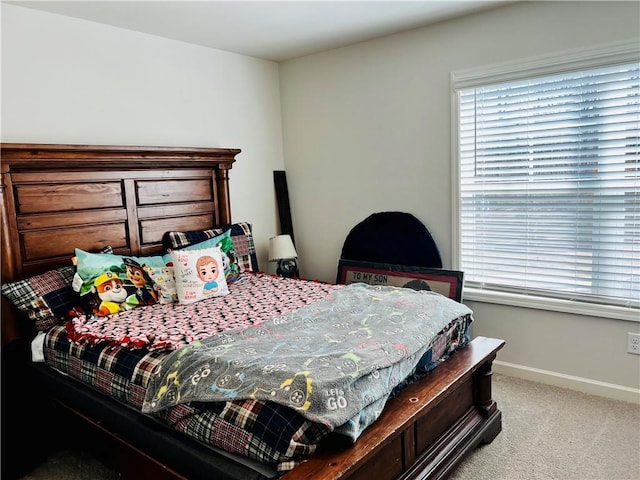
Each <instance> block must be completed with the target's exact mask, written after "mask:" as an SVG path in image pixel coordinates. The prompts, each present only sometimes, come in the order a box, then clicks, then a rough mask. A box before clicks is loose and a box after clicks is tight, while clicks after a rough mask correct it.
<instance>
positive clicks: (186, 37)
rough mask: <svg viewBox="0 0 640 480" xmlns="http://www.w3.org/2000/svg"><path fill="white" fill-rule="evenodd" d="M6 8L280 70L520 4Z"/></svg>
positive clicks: (118, 0) (143, 0) (498, 0)
mask: <svg viewBox="0 0 640 480" xmlns="http://www.w3.org/2000/svg"><path fill="white" fill-rule="evenodd" d="M4 3H8V4H12V5H19V6H22V7H28V8H35V9H38V10H44V11H47V12H51V13H56V14H60V15H66V16H70V17H77V18H82V19H85V20H89V21H93V22H98V23H103V24H107V25H112V26H115V27H121V28H125V29H128V30H134V31H138V32H143V33H148V34H152V35H157V36H161V37H166V38H170V39H173V40H179V41H183V42H188V43H193V44H196V45H202V46H205V47H211V48H216V49H219V50H225V51H229V52H234V53H239V54H242V55H248V56H251V57H257V58H263V59H267V60H272V61H276V62H279V61H284V60H289V59H292V58H296V57H300V56H304V55H308V54H311V53H316V52H320V51H324V50H329V49H332V48H337V47H341V46H345V45H349V44H352V43H356V42H361V41H365V40H370V39H372V38H376V37H380V36H384V35H390V34H393V33H397V32H401V31H405V30H409V29H413V28H417V27H422V26H425V25H428V24H431V23H435V22H439V21H442V20H446V19H450V18H453V17H457V16H461V15H466V14H468V13H472V12H477V11H480V10H485V9H489V8H493V7H495V6H497V5H501V4H506V3H513V2H512V1H506V0H471V1H454V0H450V1H449V0H420V1H418V0H414V1H401V0H397V1H384V0H378V1H374V0H370V1H363V0H360V1H307V0H298V1H291V0H290V1H266V0H265V1H243V0H237V1H210V0H209V1H208V0H200V1H197V0H196V1H190V0H182V1H167V0H138V1H126V0H110V1H102V0H85V1H78V0H75V1H55V0H50V1H35V0H29V1H6V2H4Z"/></svg>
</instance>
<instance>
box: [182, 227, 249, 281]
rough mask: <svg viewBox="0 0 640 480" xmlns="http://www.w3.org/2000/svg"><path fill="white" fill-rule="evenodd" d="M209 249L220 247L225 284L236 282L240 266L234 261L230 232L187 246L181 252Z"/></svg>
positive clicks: (234, 253) (233, 247)
mask: <svg viewBox="0 0 640 480" xmlns="http://www.w3.org/2000/svg"><path fill="white" fill-rule="evenodd" d="M210 247H220V254H221V255H222V266H223V269H224V277H225V280H226V281H227V283H233V282H235V281H236V280H238V278H239V277H240V266H239V265H238V262H237V260H236V258H237V257H236V252H235V246H234V244H233V240H231V230H227V231H226V232H224V233H222V234H221V235H218V236H215V237H212V238H209V239H208V240H204V241H202V242H198V243H194V244H191V245H188V246H186V247H184V248H182V249H181V250H199V249H203V248H210Z"/></svg>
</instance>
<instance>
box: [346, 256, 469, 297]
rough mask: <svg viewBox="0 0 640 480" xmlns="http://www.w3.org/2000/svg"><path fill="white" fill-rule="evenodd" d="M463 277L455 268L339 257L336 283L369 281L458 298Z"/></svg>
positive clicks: (370, 282)
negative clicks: (411, 265)
mask: <svg viewBox="0 0 640 480" xmlns="http://www.w3.org/2000/svg"><path fill="white" fill-rule="evenodd" d="M463 280H464V273H463V272H460V271H457V270H443V269H441V268H426V267H410V266H407V265H391V264H388V263H373V262H359V261H355V260H345V259H340V260H339V261H338V277H337V279H336V283H341V284H345V285H347V284H349V283H356V282H363V283H368V284H370V285H390V286H395V287H406V288H413V289H414V290H431V291H434V292H436V293H439V294H441V295H444V296H445V297H449V298H451V299H452V300H455V301H456V302H460V301H462V283H463Z"/></svg>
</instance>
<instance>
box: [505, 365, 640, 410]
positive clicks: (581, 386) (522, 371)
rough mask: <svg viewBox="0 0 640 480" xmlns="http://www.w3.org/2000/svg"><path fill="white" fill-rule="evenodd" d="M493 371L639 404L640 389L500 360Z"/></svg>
mask: <svg viewBox="0 0 640 480" xmlns="http://www.w3.org/2000/svg"><path fill="white" fill-rule="evenodd" d="M493 371H494V372H495V373H501V374H504V375H508V376H510V377H517V378H523V379H525V380H531V381H533V382H540V383H546V384H548V385H554V386H556V387H562V388H568V389H571V390H577V391H579V392H583V393H589V394H591V395H599V396H601V397H607V398H611V399H613V400H622V401H623V402H631V403H638V404H640V389H637V388H631V387H624V386H622V385H616V384H613V383H605V382H599V381H597V380H591V379H589V378H583V377H574V376H573V375H565V374H563V373H557V372H551V371H549V370H540V369H538V368H531V367H526V366H524V365H517V364H514V363H507V362H501V361H500V360H494V362H493Z"/></svg>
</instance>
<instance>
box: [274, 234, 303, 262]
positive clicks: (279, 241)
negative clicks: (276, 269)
mask: <svg viewBox="0 0 640 480" xmlns="http://www.w3.org/2000/svg"><path fill="white" fill-rule="evenodd" d="M284 258H298V254H297V253H296V248H295V247H294V246H293V241H292V240H291V235H278V236H277V237H272V238H270V239H269V261H270V262H275V261H278V260H282V259H284Z"/></svg>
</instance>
